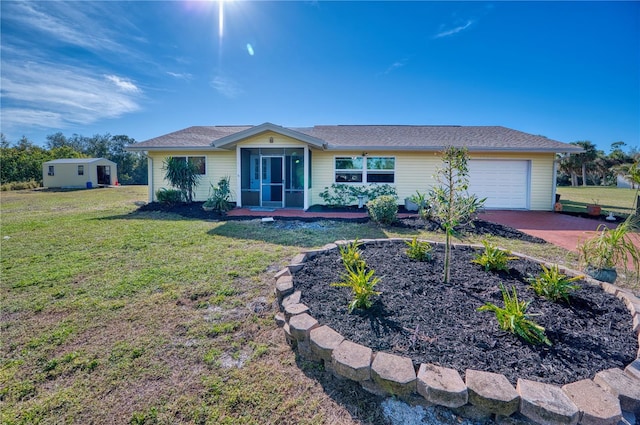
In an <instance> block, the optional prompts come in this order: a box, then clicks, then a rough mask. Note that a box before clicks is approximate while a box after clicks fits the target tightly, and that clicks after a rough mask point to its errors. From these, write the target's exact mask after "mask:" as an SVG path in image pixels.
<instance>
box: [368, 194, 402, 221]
mask: <svg viewBox="0 0 640 425" xmlns="http://www.w3.org/2000/svg"><path fill="white" fill-rule="evenodd" d="M367 210H368V211H369V217H371V220H373V221H375V222H376V223H378V224H391V223H393V222H394V221H396V219H397V217H398V201H397V198H396V197H395V196H393V195H382V196H378V197H377V198H376V199H374V200H372V201H369V202H367Z"/></svg>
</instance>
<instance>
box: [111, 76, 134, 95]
mask: <svg viewBox="0 0 640 425" xmlns="http://www.w3.org/2000/svg"><path fill="white" fill-rule="evenodd" d="M105 78H106V79H107V80H109V81H111V82H112V83H114V84H115V85H116V87H118V88H119V89H120V91H123V92H125V93H139V92H140V89H139V88H138V87H136V85H135V84H133V83H132V82H131V81H130V80H127V79H125V78H120V77H118V76H117V75H105Z"/></svg>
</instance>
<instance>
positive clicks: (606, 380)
mask: <svg viewBox="0 0 640 425" xmlns="http://www.w3.org/2000/svg"><path fill="white" fill-rule="evenodd" d="M593 381H594V382H595V383H596V384H598V385H600V386H601V387H602V388H604V389H605V390H607V391H609V392H610V393H612V394H613V395H615V396H617V397H618V400H620V407H621V408H622V410H628V411H630V412H633V413H635V414H636V415H639V414H640V380H638V379H635V378H633V377H631V376H629V375H627V374H625V373H624V372H623V371H622V370H620V369H617V368H613V369H607V370H603V371H601V372H598V373H596V376H595V377H594V378H593Z"/></svg>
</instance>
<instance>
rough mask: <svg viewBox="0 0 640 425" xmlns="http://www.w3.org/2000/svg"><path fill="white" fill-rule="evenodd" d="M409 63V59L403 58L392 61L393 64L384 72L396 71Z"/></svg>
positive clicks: (385, 73)
mask: <svg viewBox="0 0 640 425" xmlns="http://www.w3.org/2000/svg"><path fill="white" fill-rule="evenodd" d="M406 64H407V60H406V59H403V60H401V61H395V62H394V63H392V64H391V65H389V67H388V68H387V69H386V71H384V72H383V74H384V75H387V74H390V73H392V72H393V71H395V70H396V69H400V68H402V67H403V66H405V65H406Z"/></svg>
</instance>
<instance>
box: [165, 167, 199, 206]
mask: <svg viewBox="0 0 640 425" xmlns="http://www.w3.org/2000/svg"><path fill="white" fill-rule="evenodd" d="M162 170H163V171H164V178H165V180H167V181H168V182H169V184H171V186H173V187H175V188H177V189H179V190H180V191H182V195H183V197H184V200H185V201H186V202H187V203H191V202H193V192H194V191H195V189H196V187H197V186H198V184H199V183H200V178H201V177H202V176H201V175H200V174H199V170H198V166H197V165H196V164H194V163H193V162H191V161H189V160H187V158H184V157H173V156H169V157H167V158H165V160H164V162H163V164H162Z"/></svg>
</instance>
